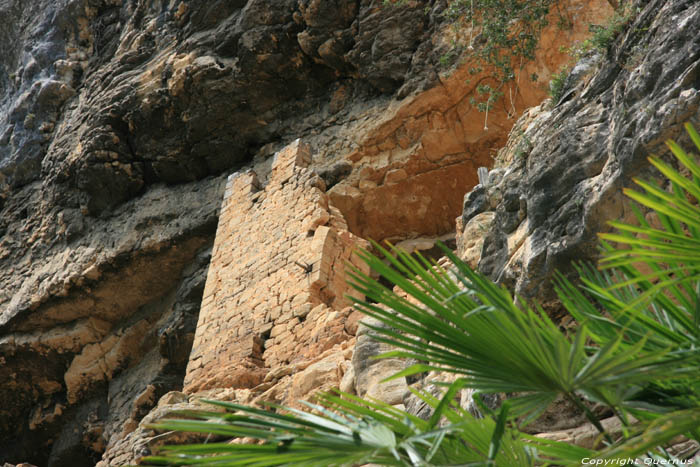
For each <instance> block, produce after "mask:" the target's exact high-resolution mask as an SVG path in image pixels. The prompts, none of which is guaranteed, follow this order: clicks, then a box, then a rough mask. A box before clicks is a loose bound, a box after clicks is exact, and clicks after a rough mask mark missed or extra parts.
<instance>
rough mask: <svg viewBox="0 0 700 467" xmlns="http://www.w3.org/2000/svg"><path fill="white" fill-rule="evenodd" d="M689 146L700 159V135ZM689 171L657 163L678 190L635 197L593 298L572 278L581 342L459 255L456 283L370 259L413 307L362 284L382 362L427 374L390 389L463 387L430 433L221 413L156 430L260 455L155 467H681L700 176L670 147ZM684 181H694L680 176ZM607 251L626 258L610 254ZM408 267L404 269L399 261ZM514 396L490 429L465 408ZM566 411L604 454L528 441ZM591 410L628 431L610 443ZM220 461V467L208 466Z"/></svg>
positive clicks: (337, 406)
mask: <svg viewBox="0 0 700 467" xmlns="http://www.w3.org/2000/svg"><path fill="white" fill-rule="evenodd" d="M687 129H688V132H689V134H690V136H691V138H692V140H693V141H694V143H695V144H696V146H697V148H698V150H700V135H698V133H697V132H695V131H694V130H693V129H692V128H691V127H690V126H688V127H687ZM668 145H669V147H670V149H671V151H672V153H673V155H674V156H675V158H676V160H677V162H678V164H679V165H680V166H681V167H682V168H681V171H678V170H675V169H674V168H672V166H671V165H670V164H668V163H667V162H663V161H661V160H660V159H658V158H653V157H652V158H650V161H651V163H652V164H653V165H654V166H655V167H656V168H658V169H659V170H660V171H661V173H662V174H663V175H664V176H665V177H666V178H667V179H668V180H669V187H668V189H663V188H661V187H659V186H656V185H654V184H651V183H647V182H642V181H638V182H637V183H638V184H639V186H640V187H641V188H642V189H643V190H644V192H643V193H640V192H636V191H627V194H628V196H629V197H631V198H632V199H633V200H635V201H637V202H638V203H640V204H641V205H642V206H644V207H646V208H648V209H651V210H652V212H653V213H654V214H653V215H654V216H656V218H657V219H658V222H654V223H653V224H652V223H650V222H649V221H648V219H649V216H644V215H642V213H641V210H638V215H637V218H638V221H639V222H638V225H629V224H624V223H619V222H615V223H613V226H614V227H616V228H617V230H618V232H617V233H612V234H604V235H601V237H602V239H603V248H604V257H603V260H602V261H601V263H600V266H601V269H600V270H598V269H595V268H593V267H591V266H588V265H581V266H580V267H579V270H580V273H581V279H582V282H583V286H582V287H579V286H575V285H574V284H572V283H571V282H569V281H568V280H567V279H565V278H563V277H561V276H560V277H559V278H558V279H557V281H556V286H557V292H558V296H559V299H560V300H561V303H562V305H563V306H564V307H565V308H566V310H567V311H568V312H569V313H570V314H571V315H572V316H573V317H574V318H575V320H576V322H577V326H576V327H575V330H573V331H570V330H562V329H561V328H560V327H559V326H557V324H556V323H554V322H553V321H552V320H551V319H550V318H549V317H548V316H547V315H546V314H545V313H544V312H543V311H542V309H541V308H540V307H539V306H537V305H531V304H529V303H526V302H525V301H524V300H521V299H519V298H517V297H515V298H514V297H513V296H512V295H511V294H510V293H509V292H508V291H507V290H506V289H505V288H503V287H500V286H498V285H496V284H494V283H493V282H491V281H490V280H488V279H486V278H485V277H483V276H482V275H480V274H478V273H476V272H474V271H473V270H471V269H470V268H469V267H468V266H467V265H466V264H464V263H463V262H461V261H460V260H459V259H458V258H456V257H455V256H454V255H453V254H452V253H451V252H450V251H449V250H447V249H445V253H446V255H447V256H448V257H449V258H450V260H451V261H452V264H453V265H454V270H452V269H450V270H446V269H444V268H442V267H440V266H439V265H437V264H435V263H432V264H431V263H429V262H428V261H426V260H424V259H422V258H421V257H420V256H418V257H417V258H416V257H413V256H411V255H408V254H405V253H402V252H401V251H400V250H398V249H394V250H393V251H387V250H385V249H382V248H381V247H379V246H378V248H380V250H381V251H382V252H383V253H384V255H385V256H386V258H388V259H389V261H390V262H391V266H389V265H387V264H385V263H384V262H383V261H382V260H381V259H379V258H377V257H375V256H373V255H372V254H370V253H367V252H363V253H360V256H361V257H362V259H363V260H364V261H366V262H367V263H368V264H369V265H370V266H371V267H372V269H374V270H375V271H376V272H378V273H379V274H380V275H381V276H382V277H383V278H385V279H387V280H389V281H390V282H391V283H395V284H396V285H398V286H399V287H400V288H401V289H402V290H403V291H404V292H405V293H406V294H407V295H408V297H410V299H409V298H405V296H404V295H400V294H397V293H395V292H393V291H392V290H390V289H388V288H387V287H385V286H383V285H382V284H380V283H379V282H378V281H377V280H375V279H372V278H370V277H369V276H367V275H365V274H362V273H359V272H357V271H356V272H355V274H354V276H353V280H352V283H353V285H354V287H356V288H357V290H359V291H360V292H362V293H364V294H365V295H366V297H367V301H362V302H358V303H357V307H358V308H359V309H361V310H362V311H363V312H364V313H366V314H367V315H369V316H372V317H374V318H376V319H378V320H379V321H381V322H382V323H384V324H387V325H389V326H390V327H373V326H370V327H371V328H372V329H373V332H374V334H375V338H376V339H378V340H380V341H382V342H385V343H388V344H391V345H393V346H395V347H396V349H397V350H396V351H394V352H391V353H389V354H386V355H384V357H387V358H391V357H404V358H410V359H415V360H417V361H419V362H420V363H417V364H415V365H413V366H411V367H409V368H408V369H406V370H405V371H403V372H401V373H398V374H396V375H394V376H393V378H401V377H405V376H409V375H414V374H418V373H423V372H425V371H428V370H439V371H444V372H451V373H456V374H458V375H460V378H459V379H457V381H456V382H454V383H453V384H451V385H450V386H449V388H447V390H446V391H445V393H444V395H443V396H442V398H441V399H439V400H438V399H436V398H435V397H433V396H431V395H430V394H427V393H418V394H417V395H418V396H419V397H421V398H422V399H423V400H424V401H425V402H426V403H428V404H429V405H430V406H432V407H433V409H434V411H433V414H432V416H431V417H430V418H429V419H428V420H423V419H420V418H418V417H416V416H414V415H411V414H409V413H407V412H404V411H401V410H398V409H396V408H394V407H392V406H389V405H386V404H383V403H379V402H376V401H364V400H362V399H359V398H357V397H355V396H351V395H347V394H340V395H331V394H327V395H322V396H320V397H319V403H318V404H308V406H309V408H310V409H312V412H313V413H306V412H303V411H298V410H295V409H284V410H282V411H280V412H277V411H275V410H261V409H257V408H252V407H245V406H240V405H235V404H229V403H222V402H214V401H212V403H213V404H217V405H221V406H223V407H225V408H227V409H230V410H232V411H234V413H227V414H222V413H210V412H187V413H184V414H183V415H185V416H187V417H188V418H190V419H182V420H165V421H163V422H161V423H160V424H159V425H157V428H160V429H167V430H182V431H197V432H202V433H212V434H216V435H221V436H227V437H240V438H243V437H246V438H253V439H256V440H260V444H229V443H211V444H202V445H192V446H169V447H167V448H165V449H164V450H163V453H162V454H161V455H160V456H157V457H151V458H149V459H147V460H146V462H150V463H151V464H165V465H194V464H210V463H216V465H257V466H268V465H270V466H271V465H304V466H313V465H318V466H327V465H361V464H365V463H375V464H381V465H408V466H427V465H454V463H455V462H459V463H460V464H461V465H464V464H468V465H499V466H500V465H503V466H506V465H507V466H517V465H540V464H555V465H580V462H581V460H582V459H584V458H589V459H601V460H603V459H627V458H634V457H639V458H645V459H647V460H651V461H653V460H654V459H656V460H657V461H658V460H659V459H666V460H674V459H675V458H674V457H673V454H672V453H670V452H669V451H667V450H666V448H668V446H669V445H670V443H671V440H673V439H674V438H676V437H677V436H680V435H682V436H686V437H688V438H690V439H693V440H695V441H700V429H699V428H698V427H700V380H698V378H697V368H698V366H699V365H700V346H698V340H699V339H700V255H698V251H700V206H699V205H698V203H699V202H700V164H698V162H697V158H695V157H693V156H691V155H689V154H687V153H686V152H684V151H683V150H682V149H681V148H680V147H679V146H678V145H676V144H675V143H673V142H669V143H668ZM681 172H683V173H686V174H689V175H688V176H683V175H681ZM610 242H613V243H616V244H618V246H612V244H611V243H610ZM394 255H395V256H394ZM465 387H471V388H473V389H476V390H477V391H478V393H480V394H489V393H507V394H509V395H511V397H510V398H509V399H507V400H506V402H504V403H503V404H502V405H501V407H499V408H498V409H496V410H491V409H489V408H487V407H486V406H485V405H484V404H483V403H480V400H481V399H480V397H479V396H478V395H477V396H475V402H476V403H477V405H480V406H481V408H482V411H483V412H484V414H485V416H484V417H483V418H475V417H474V416H473V415H471V414H470V413H469V412H468V411H466V410H464V409H463V408H461V407H460V406H459V404H456V403H455V402H454V398H455V395H456V393H457V391H459V390H460V389H462V388H465ZM557 396H564V397H565V398H567V399H569V400H570V401H571V402H573V403H574V404H575V405H577V406H578V407H579V408H580V409H581V410H582V411H583V412H584V413H585V414H586V416H587V418H588V419H589V420H590V422H591V423H592V424H593V425H594V426H595V427H596V428H597V429H598V430H599V431H600V439H601V443H600V446H597V447H596V448H595V449H586V448H581V447H577V446H575V445H573V444H568V443H562V442H554V441H547V440H544V439H541V438H537V437H533V436H530V435H527V434H525V433H524V431H523V429H524V428H525V427H526V426H527V425H528V424H529V423H530V422H532V421H533V420H535V419H536V418H537V417H538V416H539V415H540V414H541V413H542V412H543V411H544V410H545V409H546V408H547V407H548V406H549V405H550V404H551V403H552V402H553V401H554V399H555V398H556V397H557ZM592 404H597V405H598V406H600V407H604V408H605V409H606V410H607V412H608V413H612V414H614V415H615V416H617V417H618V419H619V420H620V421H621V423H622V426H623V429H622V433H621V434H620V435H614V434H613V433H610V432H608V431H606V429H605V428H604V426H603V424H602V423H601V421H600V419H599V415H597V413H599V412H596V413H594V411H592V410H591V409H590V407H591V406H592ZM211 456H216V457H214V458H213V457H211Z"/></svg>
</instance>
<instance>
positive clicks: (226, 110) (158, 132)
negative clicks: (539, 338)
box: [0, 0, 700, 466]
mask: <svg viewBox="0 0 700 467" xmlns="http://www.w3.org/2000/svg"><path fill="white" fill-rule="evenodd" d="M445 7H446V2H444V1H441V0H437V1H426V0H420V1H418V0H415V1H409V2H403V3H401V4H400V5H398V6H394V7H387V6H385V5H383V2H382V1H380V0H355V1H350V0H333V1H325V0H247V1H246V0H217V1H177V0H172V1H165V0H160V1H159V0H156V1H148V0H61V1H50V0H25V1H23V2H20V1H18V0H8V1H4V2H0V34H1V36H2V37H1V40H0V91H1V93H0V234H1V235H2V237H1V238H0V363H1V366H0V400H2V401H3V404H2V406H0V461H3V462H12V463H17V462H21V461H29V462H32V463H34V464H37V465H41V466H43V465H52V466H64V465H65V466H81V465H86V466H88V465H89V466H91V465H94V464H95V463H97V462H98V461H101V465H104V466H106V465H123V464H125V463H128V462H134V461H135V460H136V459H137V458H138V456H140V455H142V454H144V453H147V452H148V451H149V450H150V449H151V447H152V446H153V445H155V444H157V443H158V442H162V439H160V438H159V439H156V437H154V435H155V433H153V432H152V431H150V430H148V429H147V427H146V426H145V424H146V422H147V421H149V420H152V419H154V417H157V416H161V415H163V414H165V413H167V410H168V407H183V406H186V405H187V404H192V403H195V399H196V398H197V397H198V396H201V395H207V396H209V397H218V398H221V399H229V400H237V401H241V402H251V403H252V402H256V401H261V400H273V401H280V402H285V403H292V402H293V401H294V400H295V399H297V398H300V397H305V396H307V395H309V394H310V393H311V392H313V391H315V390H317V389H320V388H329V387H333V386H340V387H341V388H344V389H345V390H349V391H356V392H357V393H359V394H370V395H373V396H377V397H382V398H385V399H386V400H387V401H391V403H394V404H401V403H408V400H407V399H406V400H404V398H405V396H406V388H407V384H408V382H399V383H397V384H396V385H395V386H393V387H391V388H385V389H381V390H380V389H378V387H377V385H376V382H377V381H379V380H380V379H381V375H382V374H384V372H386V371H391V369H392V368H393V367H392V362H388V363H387V365H388V368H383V369H382V368H378V367H376V366H374V365H369V364H368V361H367V357H368V356H369V355H371V354H373V353H376V352H377V351H379V350H378V348H377V345H375V344H376V343H372V342H370V341H368V340H367V336H366V335H364V334H363V331H362V327H360V329H359V330H358V325H357V319H358V316H357V314H356V312H353V311H352V309H350V308H348V307H347V305H348V303H347V302H346V301H345V300H344V298H343V295H344V294H345V293H347V290H346V288H345V286H344V276H343V268H342V267H341V266H340V265H341V264H343V261H344V260H346V259H348V258H349V256H348V251H350V250H351V249H352V247H354V246H356V245H364V244H366V243H364V242H365V240H367V239H375V240H383V239H391V240H394V241H397V242H402V241H403V242H406V243H405V245H406V247H407V248H418V249H430V248H431V247H432V245H433V244H434V239H435V238H436V237H439V236H442V238H451V235H454V230H455V225H454V222H455V217H457V216H459V217H460V219H459V221H458V229H457V243H458V247H459V249H460V252H461V253H463V254H464V255H467V256H468V255H471V256H470V258H471V259H472V261H474V264H478V265H479V267H480V268H481V269H482V270H483V271H484V272H486V273H488V274H490V275H491V276H492V277H494V278H495V279H498V280H501V281H503V282H505V283H507V284H509V285H511V286H513V287H515V288H516V290H517V291H518V292H519V293H522V294H524V295H526V296H528V297H535V296H537V297H540V298H542V297H544V298H547V297H548V295H547V294H548V291H547V289H546V287H543V285H544V284H546V283H547V278H548V277H549V276H550V275H551V272H552V271H553V270H554V269H555V268H561V267H564V266H565V265H566V264H567V263H568V261H569V260H570V259H572V258H580V257H589V256H591V255H592V254H594V249H593V248H594V233H595V232H596V231H598V230H600V229H601V228H604V222H605V220H607V219H609V218H611V217H618V218H620V217H625V216H626V210H625V207H624V204H623V203H622V202H621V196H620V188H621V187H622V186H625V185H626V184H628V183H629V180H630V177H632V176H635V175H638V174H641V173H645V171H646V170H647V169H646V165H645V163H644V158H645V157H646V155H647V154H648V153H649V152H655V151H658V150H659V149H660V143H661V142H662V141H663V140H664V139H665V138H668V137H674V138H677V137H679V136H680V135H681V132H680V124H681V123H683V122H685V121H688V120H693V121H695V122H696V124H697V123H698V118H699V114H698V102H699V101H700V91H698V90H699V89H700V75H699V74H698V73H699V71H698V70H700V68H698V67H699V65H698V64H699V63H700V57H699V56H698V54H699V53H700V34H699V33H698V31H697V27H695V25H697V24H699V23H700V17H699V16H700V8H699V7H698V4H697V2H695V1H691V0H672V1H666V2H663V1H659V0H657V1H654V0H650V1H648V2H638V3H637V4H635V9H634V11H631V13H630V14H631V15H632V16H631V17H632V18H633V19H632V20H630V21H629V23H628V24H627V25H626V26H625V29H624V30H623V32H622V35H621V36H620V37H619V38H618V39H617V40H616V41H615V42H614V44H613V46H612V47H611V48H610V49H609V50H606V51H601V52H599V53H598V54H597V55H596V54H591V55H590V56H587V57H585V58H584V61H583V62H580V63H579V64H578V65H577V66H576V68H575V69H574V71H573V72H572V73H571V75H570V77H569V78H568V80H567V81H566V86H565V90H564V93H563V95H562V97H561V98H560V99H559V101H558V102H554V103H550V104H543V106H542V107H540V108H539V109H537V110H529V111H526V109H528V108H530V107H531V106H533V105H538V104H540V103H541V101H542V99H543V98H544V97H545V96H546V93H547V88H548V83H549V79H550V77H551V76H552V75H553V73H555V72H556V71H558V70H559V68H560V66H561V64H562V63H564V62H566V61H567V60H569V58H568V56H567V55H566V54H565V53H563V52H562V51H561V48H562V47H566V46H568V45H570V44H572V43H573V42H574V41H576V40H581V39H582V38H583V37H585V36H586V35H587V34H589V31H588V29H589V25H590V24H594V25H601V24H603V22H604V19H605V18H606V17H607V16H609V15H610V14H611V13H612V12H611V9H610V7H609V5H608V3H607V2H606V1H578V0H568V1H564V2H561V5H560V9H559V12H558V14H564V15H566V17H567V18H568V19H569V20H570V24H572V25H573V26H572V27H571V28H566V29H561V27H560V26H557V21H556V18H554V17H552V20H551V21H550V23H551V25H550V26H549V27H548V28H547V29H546V30H545V31H544V33H543V36H542V39H541V45H540V48H539V49H538V51H537V54H536V55H537V56H536V60H535V61H534V62H533V63H532V64H529V65H527V67H526V69H525V71H524V72H523V73H526V74H527V75H533V74H535V75H537V77H538V78H537V81H535V82H531V81H529V80H523V82H522V83H521V86H520V90H519V93H517V94H516V95H515V97H514V98H513V99H511V100H507V101H504V104H507V105H498V106H496V108H495V109H494V111H493V112H492V113H490V114H489V123H488V131H485V130H484V115H483V114H481V113H479V112H478V111H477V110H476V109H475V108H474V107H473V106H472V104H471V103H470V100H469V96H470V95H471V94H472V93H473V91H474V88H475V86H476V83H477V82H478V81H479V78H481V77H480V76H476V77H475V76H472V75H471V74H470V73H469V68H470V64H469V63H468V62H467V63H465V64H457V65H454V66H453V67H451V68H450V69H447V70H446V69H444V68H443V67H442V65H441V64H440V61H441V60H440V57H442V56H443V55H444V54H445V53H446V52H448V51H449V50H450V48H451V46H452V45H451V44H452V40H453V38H454V32H453V30H452V29H451V28H450V27H449V26H448V25H447V24H446V23H445V20H444V18H443V16H442V15H441V13H442V12H443V11H444V9H445ZM468 78H469V79H468ZM523 112H525V115H524V116H523V117H522V118H521V119H520V120H519V121H518V123H517V124H516V125H515V127H513V124H514V122H515V119H516V117H518V116H520V115H521V114H523ZM512 128H514V129H513V130H512V131H511V129H512ZM509 132H510V133H511V135H510V138H508V133H509ZM298 139H300V141H297V140H298ZM504 146H505V149H504V150H503V151H502V152H501V153H500V155H499V157H497V158H496V168H495V170H492V171H491V172H490V174H489V176H488V179H487V180H485V183H483V184H481V185H479V186H477V184H478V177H477V168H478V167H481V166H487V167H491V166H492V165H493V155H494V154H496V152H497V151H498V150H499V149H501V148H503V147H504ZM283 148H284V149H283ZM232 173H237V175H235V176H233V177H231V178H230V179H229V178H228V177H229V175H230V174H232ZM475 186H476V188H474V187H475ZM472 188H474V189H473V190H472ZM470 190H472V191H471V192H470V193H468V194H467V197H466V200H465V201H464V204H463V198H464V195H465V193H467V192H469V191H470ZM222 200H226V201H225V202H224V204H222ZM215 239H216V240H215ZM468 252H471V253H468ZM200 310H201V313H200ZM193 343H194V346H193ZM356 343H357V347H355V344H356ZM353 348H356V350H355V352H353ZM183 388H184V390H185V392H186V393H187V394H185V393H181V392H171V391H182V390H183ZM166 393H167V396H165V397H164V398H162V396H163V395H165V394H166ZM161 398H162V400H161ZM159 400H161V402H160V403H159ZM188 401H189V402H188ZM149 412H150V413H149Z"/></svg>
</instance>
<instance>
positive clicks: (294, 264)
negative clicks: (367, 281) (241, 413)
mask: <svg viewBox="0 0 700 467" xmlns="http://www.w3.org/2000/svg"><path fill="white" fill-rule="evenodd" d="M310 162H311V157H310V153H309V148H308V146H306V145H305V144H304V143H302V142H301V141H300V140H297V141H295V142H294V143H292V144H291V145H289V146H287V147H286V148H284V149H283V150H281V151H280V152H279V153H277V154H276V155H275V160H274V162H273V164H272V170H271V172H270V174H269V176H268V179H267V183H266V185H265V186H263V183H262V182H261V180H259V179H258V175H257V174H256V173H255V172H254V171H252V170H250V171H247V172H243V173H235V174H233V175H232V176H231V177H229V181H228V184H227V187H226V192H225V195H224V200H223V203H222V207H221V214H220V218H219V225H218V229H217V233H216V241H215V244H214V249H213V251H212V259H211V264H210V267H209V272H208V276H207V282H206V286H205V290H204V298H203V301H202V307H201V311H200V315H199V322H198V325H197V331H196V334H195V339H194V344H193V347H192V354H191V356H190V361H189V364H188V367H187V375H186V377H185V391H186V392H195V391H199V390H203V389H208V388H214V387H234V388H245V387H254V386H256V385H258V384H260V383H261V382H262V381H263V380H264V378H265V376H266V374H267V373H268V371H269V370H270V369H271V368H275V367H279V366H281V365H285V364H289V363H294V362H299V361H302V360H304V359H305V358H311V357H313V356H317V355H319V354H320V353H321V352H322V351H323V350H325V349H327V348H330V347H331V346H333V345H334V344H336V343H339V342H341V341H342V340H344V339H347V338H349V337H350V336H347V335H345V334H344V330H343V326H344V323H343V319H342V317H343V316H344V315H343V314H339V313H337V311H340V310H341V309H343V308H345V307H347V305H348V304H349V299H348V298H347V297H346V296H345V295H346V294H352V293H353V291H352V290H350V289H349V288H348V286H347V285H346V280H345V267H346V263H348V262H349V263H352V264H354V265H355V266H356V267H359V268H361V269H362V268H363V265H362V264H359V260H358V259H357V258H356V257H355V256H354V255H353V254H352V252H353V250H355V249H357V248H361V247H366V246H368V244H367V242H366V241H364V240H362V239H360V238H359V237H357V236H355V235H353V234H351V233H350V232H348V231H347V225H346V223H345V220H344V219H343V217H342V214H341V213H340V211H338V210H337V209H335V208H334V207H333V206H332V205H331V204H330V203H329V200H328V197H327V195H326V193H325V183H324V182H323V180H322V179H321V178H320V177H318V176H317V175H316V174H315V173H314V172H313V171H312V170H310V169H309V168H308V165H309V163H310ZM365 268H366V266H365ZM365 270H366V269H365ZM334 310H335V312H334ZM329 318H332V319H330V320H329Z"/></svg>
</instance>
